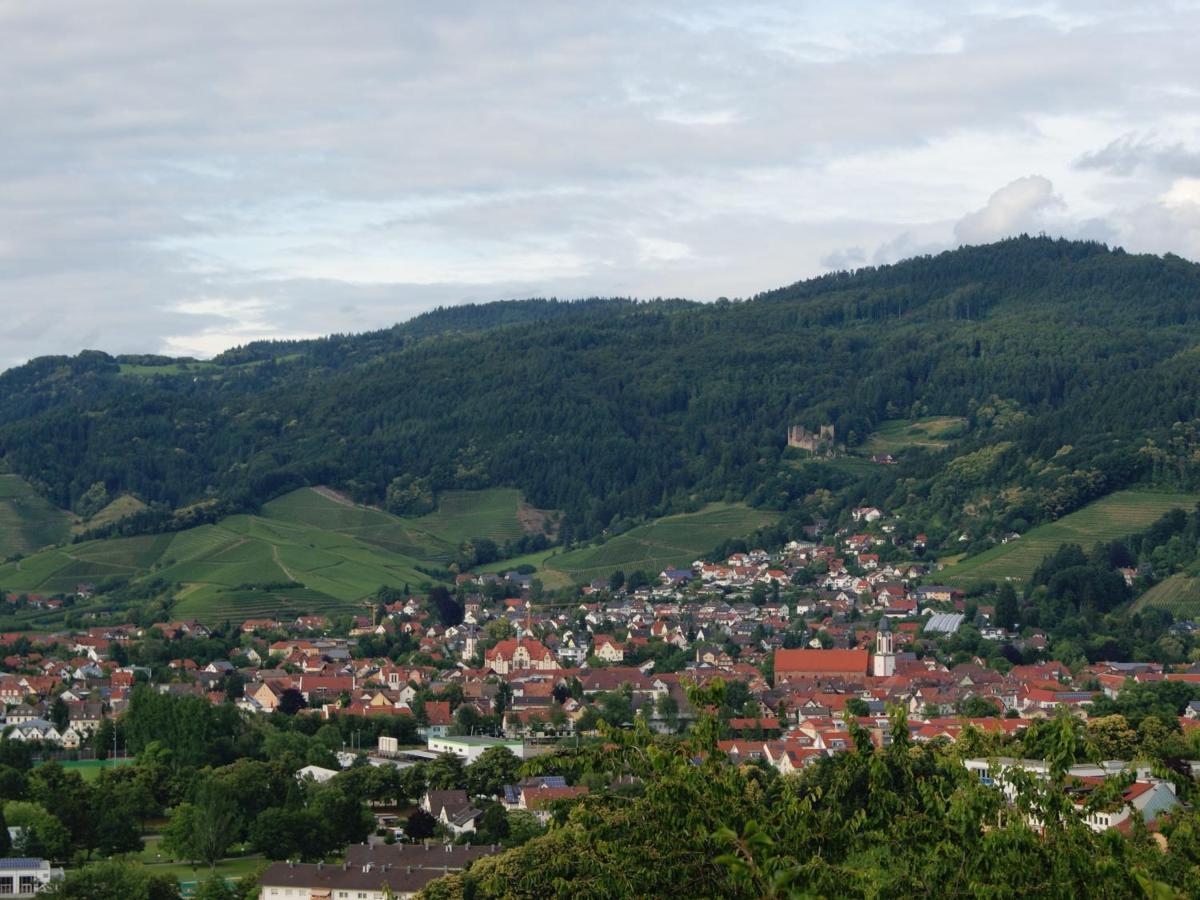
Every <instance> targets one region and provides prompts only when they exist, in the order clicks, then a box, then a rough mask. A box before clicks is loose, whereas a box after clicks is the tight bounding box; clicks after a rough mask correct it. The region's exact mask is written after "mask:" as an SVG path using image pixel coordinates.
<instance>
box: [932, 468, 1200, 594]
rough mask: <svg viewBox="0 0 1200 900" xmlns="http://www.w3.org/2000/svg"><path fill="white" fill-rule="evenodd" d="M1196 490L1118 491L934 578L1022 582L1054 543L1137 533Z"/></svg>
mask: <svg viewBox="0 0 1200 900" xmlns="http://www.w3.org/2000/svg"><path fill="white" fill-rule="evenodd" d="M1197 500H1200V496H1198V495H1196V494H1174V493H1158V492H1152V491H1118V492H1117V493H1115V494H1110V495H1109V496H1107V497H1104V498H1102V499H1100V500H1097V501H1096V502H1095V503H1090V504H1088V505H1087V506H1085V507H1084V508H1083V509H1081V510H1078V511H1077V512H1073V513H1071V514H1070V515H1067V516H1063V517H1062V518H1061V519H1059V520H1058V521H1057V522H1049V523H1047V524H1045V525H1040V526H1038V527H1037V528H1034V529H1032V530H1031V531H1029V532H1028V533H1026V534H1024V535H1022V536H1021V537H1019V538H1017V539H1016V540H1013V541H1010V542H1009V543H1007V544H1000V545H998V546H996V547H992V548H991V549H990V550H986V551H984V552H983V553H980V554H978V555H976V556H972V557H968V558H967V559H964V560H962V561H961V562H958V563H955V564H954V565H952V566H948V567H947V568H946V569H945V570H943V571H942V572H941V573H940V574H938V575H937V576H936V577H937V579H938V580H939V581H946V582H949V583H951V584H971V583H974V582H980V581H1003V580H1005V579H1009V580H1014V581H1025V580H1026V579H1028V578H1029V576H1030V575H1032V574H1033V572H1034V570H1035V569H1036V568H1037V567H1038V565H1040V564H1041V562H1042V560H1043V559H1045V558H1046V557H1047V556H1049V555H1050V554H1051V553H1053V552H1054V551H1055V550H1057V549H1058V547H1059V545H1060V544H1079V545H1080V546H1081V547H1083V548H1084V549H1085V550H1090V549H1091V548H1092V546H1093V545H1094V544H1096V543H1097V542H1107V541H1113V540H1116V539H1117V538H1121V537H1125V536H1126V535H1129V534H1133V533H1134V532H1136V531H1140V530H1141V529H1143V528H1145V527H1146V526H1147V525H1149V524H1151V523H1152V522H1154V521H1155V520H1156V519H1158V518H1160V517H1161V516H1162V515H1163V514H1164V513H1167V512H1169V511H1170V510H1172V509H1176V508H1183V509H1190V508H1191V507H1193V506H1195V505H1196V502H1197Z"/></svg>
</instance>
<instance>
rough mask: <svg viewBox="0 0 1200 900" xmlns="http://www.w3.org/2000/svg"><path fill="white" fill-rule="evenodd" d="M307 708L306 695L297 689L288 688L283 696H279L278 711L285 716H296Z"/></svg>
mask: <svg viewBox="0 0 1200 900" xmlns="http://www.w3.org/2000/svg"><path fill="white" fill-rule="evenodd" d="M306 706H308V701H307V700H305V699H304V695H303V694H301V693H300V692H299V691H298V690H296V689H295V688H287V689H286V690H284V692H283V693H282V694H280V695H279V707H278V709H279V711H280V712H281V713H283V714H284V715H285V716H294V715H295V714H296V713H298V712H300V710H302V709H304V708H305V707H306Z"/></svg>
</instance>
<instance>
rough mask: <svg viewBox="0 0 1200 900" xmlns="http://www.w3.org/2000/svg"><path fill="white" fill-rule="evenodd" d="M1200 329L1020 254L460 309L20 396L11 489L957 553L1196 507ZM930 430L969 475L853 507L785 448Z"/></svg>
mask: <svg viewBox="0 0 1200 900" xmlns="http://www.w3.org/2000/svg"><path fill="white" fill-rule="evenodd" d="M1197 321H1200V265H1196V264H1193V263H1190V262H1186V261H1184V260H1182V259H1179V258H1177V257H1172V256H1167V257H1163V258H1160V257H1155V256H1137V255H1130V254H1126V253H1124V252H1123V251H1121V250H1113V249H1109V248H1107V247H1105V246H1103V245H1100V244H1095V243H1083V242H1070V241H1063V240H1051V239H1048V238H1028V237H1022V238H1017V239H1013V240H1008V241H1004V242H1001V243H998V244H992V245H986V246H979V247H967V248H962V249H960V250H956V251H952V252H947V253H943V254H940V255H938V256H934V257H922V258H917V259H912V260H909V261H906V262H903V263H900V264H897V265H893V266H886V267H880V268H869V269H861V270H858V271H855V272H843V273H837V274H834V275H829V276H825V277H822V278H817V279H813V280H810V281H805V282H801V283H799V284H796V285H793V286H791V287H788V288H783V289H780V290H776V291H771V292H769V293H764V294H761V295H759V296H756V297H753V298H751V299H748V300H744V301H726V300H721V301H718V302H716V303H712V304H696V303H689V302H686V301H682V300H670V301H666V300H660V301H652V302H633V301H626V300H588V301H578V302H559V301H553V300H532V301H516V302H507V303H496V304H485V305H478V306H476V305H472V306H464V307H454V308H450V309H441V310H436V311H434V312H431V313H428V314H426V315H423V316H419V317H417V318H416V319H414V320H412V321H411V322H409V323H406V324H404V325H399V326H396V327H395V328H392V329H388V330H385V331H381V332H374V333H370V334H364V335H358V336H345V335H337V336H332V337H329V338H326V339H321V340H314V341H288V342H279V343H258V344H251V345H248V346H246V347H241V348H238V349H236V350H231V351H229V352H228V353H225V354H223V355H222V356H220V357H217V358H216V359H215V360H213V361H211V362H203V363H199V362H195V361H182V362H181V361H176V360H169V359H166V358H161V357H113V356H110V355H108V354H105V353H102V352H98V351H88V352H84V353H81V354H79V355H78V356H75V357H44V358H40V359H36V360H33V361H32V362H30V363H28V364H26V365H24V366H21V367H19V368H15V369H12V370H9V371H7V372H5V373H3V374H2V375H0V468H3V467H6V468H8V469H9V470H10V471H13V472H15V473H18V474H21V475H23V476H25V477H26V478H28V479H29V480H30V481H32V482H33V483H34V484H35V485H36V487H37V488H38V489H39V490H40V491H41V492H43V493H44V494H45V496H46V497H47V498H48V499H50V500H51V501H52V502H53V503H55V504H56V505H59V506H61V507H64V508H72V509H75V510H77V511H78V510H80V509H81V506H86V505H87V504H88V503H89V502H91V501H89V499H88V492H89V490H91V491H93V494H92V496H93V497H94V495H95V486H96V485H97V483H99V484H101V485H102V488H103V489H104V490H105V491H107V492H108V493H109V494H110V495H114V496H115V495H117V494H118V493H122V492H130V493H133V494H135V495H136V496H138V497H140V498H141V499H142V500H144V501H146V502H148V503H150V504H152V505H157V507H156V508H158V509H159V510H177V509H181V508H187V507H192V509H193V512H192V521H194V520H195V515H196V513H195V509H196V507H197V505H198V504H204V503H205V502H206V501H207V502H209V503H210V504H211V507H212V508H214V509H219V510H220V511H229V510H233V509H253V508H255V507H257V506H258V505H259V504H261V503H262V502H264V501H266V500H268V499H270V498H272V497H274V496H277V495H279V494H281V493H283V492H284V491H287V490H290V489H292V488H294V487H297V486H300V485H303V484H330V485H334V486H336V487H338V488H340V489H342V490H344V491H346V492H347V493H349V494H350V495H351V496H353V497H354V498H355V499H358V500H360V501H364V502H370V503H378V504H386V505H388V506H389V507H390V508H392V509H393V510H394V511H397V512H402V513H403V512H412V511H420V510H421V509H423V508H428V505H429V504H430V502H431V499H432V498H433V497H435V496H436V494H437V492H438V491H441V490H445V489H449V488H481V487H487V486H499V485H504V486H514V487H518V488H520V489H522V490H523V491H524V492H525V494H526V497H527V498H528V500H529V501H530V502H531V503H532V504H534V505H536V506H538V507H542V508H548V509H549V508H553V509H559V510H562V511H563V512H564V520H563V526H562V531H561V535H562V537H563V538H564V539H566V540H568V541H569V540H570V539H571V538H573V537H575V538H578V537H586V536H590V535H594V534H598V533H600V532H602V531H603V530H604V529H606V528H608V527H609V526H610V525H611V524H612V523H614V522H615V521H618V520H620V519H622V518H627V517H638V516H645V515H658V514H662V513H665V512H669V511H674V510H678V509H682V508H686V507H687V506H688V505H689V504H694V503H696V502H697V501H698V500H703V499H738V500H741V499H746V500H749V501H751V502H753V503H756V504H759V505H768V506H774V507H776V508H784V507H788V506H794V505H795V501H797V500H800V499H803V498H805V497H809V496H811V495H812V494H813V491H814V489H815V488H817V487H820V486H826V487H828V486H831V485H832V486H834V487H837V486H839V485H840V486H841V487H842V488H844V491H843V494H842V496H843V498H844V499H845V500H846V502H851V501H852V500H853V501H859V502H862V501H870V502H874V503H887V504H888V505H889V506H890V508H892V509H905V510H906V511H908V512H911V513H913V514H914V515H911V516H906V518H913V519H915V518H917V515H919V516H920V517H921V519H922V521H924V522H927V523H929V525H930V526H931V527H934V528H937V527H939V526H944V527H945V528H950V527H961V526H962V523H963V520H964V517H968V518H970V517H974V518H975V520H977V521H982V522H986V523H987V525H988V527H991V526H992V525H993V524H995V525H996V526H997V527H1018V528H1019V527H1020V526H1022V525H1028V524H1031V523H1034V522H1037V521H1043V520H1046V519H1049V518H1054V517H1056V516H1058V515H1061V514H1063V513H1064V512H1067V511H1070V510H1071V509H1074V508H1077V507H1078V506H1080V505H1082V504H1083V503H1086V502H1088V501H1089V500H1091V499H1094V498H1095V497H1097V496H1100V495H1102V494H1105V493H1107V492H1109V491H1112V490H1114V489H1116V488H1118V487H1121V486H1124V485H1127V484H1130V483H1134V482H1142V481H1155V482H1160V483H1171V484H1176V485H1187V486H1193V487H1194V486H1196V485H1197V484H1200V437H1198V431H1197V427H1196V421H1197V419H1198V418H1200V408H1198V407H1200V365H1198V364H1197V363H1198V362H1200V346H1198V345H1197V342H1196V338H1195V335H1196V323H1197ZM156 369H161V374H157V373H156V371H155V370H156ZM935 414H936V415H948V416H961V417H964V418H965V419H966V427H965V429H964V430H963V432H962V434H961V435H958V436H957V437H956V440H955V441H954V442H953V444H952V446H951V447H950V448H949V450H948V452H947V453H935V452H926V451H922V450H920V449H919V448H917V449H914V450H913V451H912V452H908V453H906V454H904V455H903V456H902V458H901V463H900V465H897V466H886V467H884V466H880V467H878V471H877V472H874V473H872V474H870V475H868V476H867V477H865V478H863V477H860V478H858V479H857V480H854V482H853V484H852V485H851V486H849V487H848V486H847V479H846V478H845V477H844V475H843V476H839V474H838V473H836V472H834V471H833V470H829V471H827V472H823V471H822V467H805V466H788V465H783V463H784V462H786V461H787V459H788V458H789V455H791V454H794V453H795V451H788V450H787V449H786V443H787V442H786V430H787V427H788V425H790V424H803V425H806V426H808V427H810V428H816V427H817V426H820V425H824V424H832V425H834V426H835V427H836V429H837V434H838V438H839V440H840V441H843V442H844V443H845V444H847V445H848V446H849V447H850V448H853V447H855V446H856V445H858V444H860V443H861V442H863V441H864V440H865V439H866V438H867V436H868V435H869V434H870V433H871V432H872V431H873V430H874V429H875V428H876V427H877V426H878V425H879V423H880V422H882V421H885V420H889V419H895V418H905V417H915V416H922V415H935ZM951 460H952V461H951ZM810 469H815V473H814V471H810ZM821 476H828V478H827V480H828V482H829V484H821V483H820V482H821ZM213 501H217V502H215V503H214V502H213ZM201 508H203V507H201ZM214 514H215V512H214ZM148 519H149V520H150V521H151V523H152V524H155V525H156V527H157V526H160V525H164V524H165V523H164V522H162V521H161V519H162V516H161V515H160V517H159V519H158V520H155V519H154V517H153V516H148Z"/></svg>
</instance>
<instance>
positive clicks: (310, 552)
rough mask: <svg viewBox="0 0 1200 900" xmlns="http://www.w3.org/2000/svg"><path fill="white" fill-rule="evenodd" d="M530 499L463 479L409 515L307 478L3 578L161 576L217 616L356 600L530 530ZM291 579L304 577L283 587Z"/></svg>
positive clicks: (64, 552)
mask: <svg viewBox="0 0 1200 900" xmlns="http://www.w3.org/2000/svg"><path fill="white" fill-rule="evenodd" d="M521 508H522V504H521V497H520V493H519V492H517V491H508V490H489V491H479V492H467V491H461V492H454V493H452V494H449V495H447V496H446V497H445V498H443V502H442V503H441V504H440V505H439V507H438V509H437V510H436V511H435V512H434V513H431V514H429V515H428V516H424V517H421V518H420V519H402V518H399V517H397V516H393V515H390V514H388V513H385V512H382V511H380V510H375V509H369V508H367V507H362V506H356V505H354V504H352V503H349V502H348V501H346V500H344V499H342V498H341V497H339V495H337V494H335V493H334V492H332V491H328V490H326V489H322V488H303V489H301V490H297V491H293V492H291V493H289V494H286V495H284V496H282V497H280V498H279V499H277V500H274V501H272V502H271V503H268V504H266V506H264V508H263V510H262V514H261V515H257V516H251V515H237V516H230V517H228V518H226V519H223V520H222V521H221V522H220V523H218V524H215V525H202V526H199V527H197V528H191V529H188V530H187V531H181V532H177V533H171V534H158V535H142V536H138V537H123V538H109V539H107V540H98V541H86V542H83V543H79V544H68V545H65V546H62V547H57V548H54V549H50V550H46V551H44V552H41V553H37V554H34V555H32V556H30V557H28V558H27V559H23V560H21V561H19V562H13V563H9V564H7V565H4V566H0V585H3V586H4V588H5V589H7V590H10V591H21V592H31V593H40V594H55V593H70V592H73V591H75V590H76V588H77V587H78V585H79V584H81V583H93V584H95V583H99V582H102V581H104V580H105V579H106V578H128V579H133V580H145V579H149V578H156V579H161V580H162V581H164V582H166V583H168V584H177V585H179V586H180V587H179V591H178V594H177V597H178V603H177V605H176V607H175V612H176V613H177V614H178V615H179V616H181V617H194V618H197V619H201V620H205V621H220V620H222V619H225V618H230V619H235V620H236V619H240V618H247V617H251V616H259V615H273V614H279V613H281V612H295V613H300V612H325V613H330V612H345V611H349V610H353V609H355V608H357V606H358V602H359V601H360V600H362V598H364V597H366V596H368V595H369V594H371V593H373V592H374V591H375V590H376V589H377V588H378V587H379V586H380V585H390V586H393V587H401V586H403V585H404V584H408V585H411V586H416V585H418V584H422V583H425V582H429V581H430V580H431V578H430V576H429V574H427V573H425V572H422V571H420V570H419V569H418V566H424V567H438V568H440V567H443V566H444V565H445V564H446V563H447V562H448V561H449V560H450V558H451V557H452V555H453V554H454V552H455V550H456V548H457V546H458V543H460V542H461V541H462V540H466V539H468V536H469V537H484V536H487V537H493V538H495V539H497V540H505V539H507V538H509V537H513V536H519V535H520V534H521V533H522V530H521V529H522V525H521V521H520V519H519V518H518V510H520V509H521ZM291 582H295V583H298V584H300V585H302V586H303V587H302V588H282V587H278V586H279V585H285V584H288V583H291ZM263 586H269V587H263Z"/></svg>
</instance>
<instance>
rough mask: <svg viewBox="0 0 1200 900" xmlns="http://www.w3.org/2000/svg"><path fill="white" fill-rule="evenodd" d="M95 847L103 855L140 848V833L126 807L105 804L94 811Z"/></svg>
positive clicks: (130, 851) (135, 821) (135, 820)
mask: <svg viewBox="0 0 1200 900" xmlns="http://www.w3.org/2000/svg"><path fill="white" fill-rule="evenodd" d="M96 849H97V850H98V851H99V852H100V853H101V854H103V855H104V856H113V855H115V854H118V853H134V852H136V851H138V850H141V849H142V833H141V831H140V829H139V828H138V825H137V819H135V818H134V817H133V816H132V815H131V814H130V811H129V810H128V809H123V808H121V807H120V806H112V805H106V806H103V807H101V808H100V809H98V810H97V811H96Z"/></svg>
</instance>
